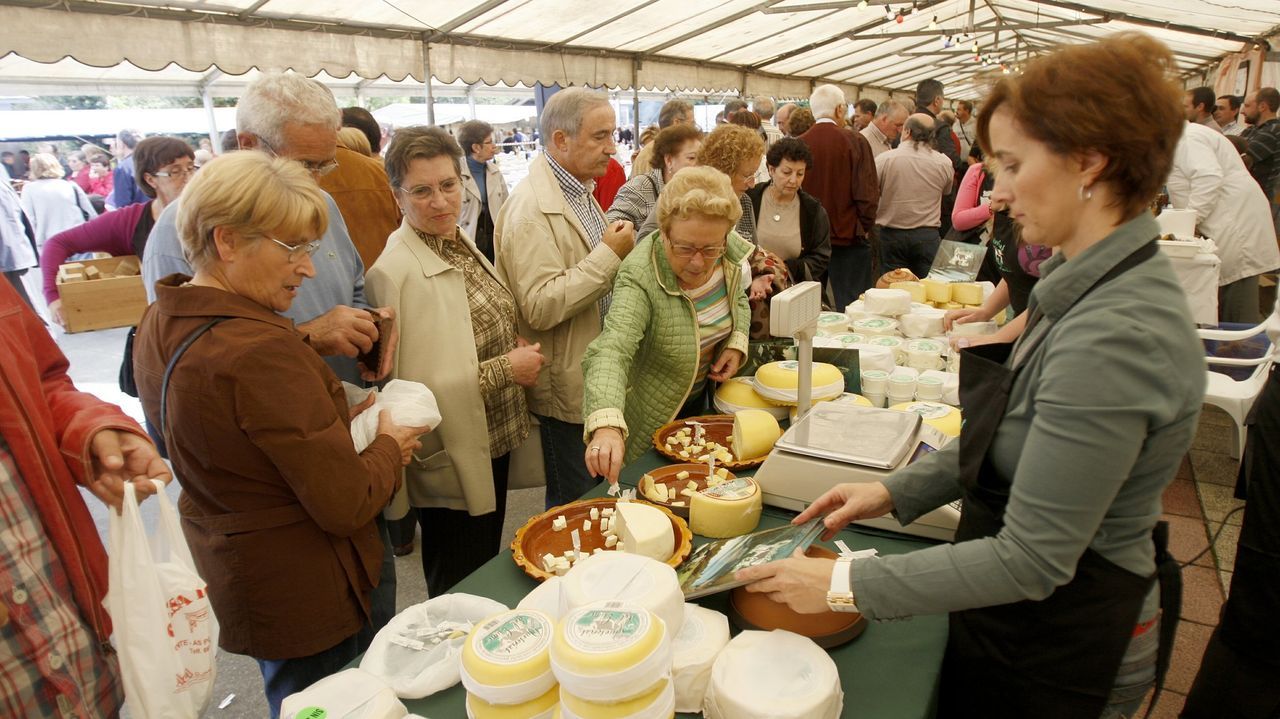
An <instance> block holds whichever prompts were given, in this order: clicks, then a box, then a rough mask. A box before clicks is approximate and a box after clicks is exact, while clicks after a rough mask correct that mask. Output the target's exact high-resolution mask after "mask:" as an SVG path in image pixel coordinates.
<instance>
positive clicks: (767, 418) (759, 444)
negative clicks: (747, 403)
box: [733, 409, 782, 461]
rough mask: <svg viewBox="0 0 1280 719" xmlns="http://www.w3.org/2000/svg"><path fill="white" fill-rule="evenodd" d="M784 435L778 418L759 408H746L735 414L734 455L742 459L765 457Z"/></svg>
mask: <svg viewBox="0 0 1280 719" xmlns="http://www.w3.org/2000/svg"><path fill="white" fill-rule="evenodd" d="M781 436H782V428H781V427H779V426H778V420H777V419H776V418H775V417H774V416H773V415H772V414H770V413H768V412H765V411H764V410H759V409H744V410H742V411H741V412H735V413H734V415H733V456H734V457H736V458H738V459H739V460H741V461H745V460H752V459H755V458H757V457H763V456H765V455H766V454H768V453H769V452H770V451H772V450H773V445H774V443H776V442H777V441H778V438H779V437H781Z"/></svg>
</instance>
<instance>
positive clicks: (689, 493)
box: [680, 487, 697, 497]
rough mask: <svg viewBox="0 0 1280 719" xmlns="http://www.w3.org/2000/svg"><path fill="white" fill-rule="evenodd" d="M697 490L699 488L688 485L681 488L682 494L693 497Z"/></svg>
mask: <svg viewBox="0 0 1280 719" xmlns="http://www.w3.org/2000/svg"><path fill="white" fill-rule="evenodd" d="M696 491H697V490H693V489H689V488H688V487H685V488H684V489H682V490H680V494H682V495H683V496H685V497H692V496H693V495H694V494H695V493H696Z"/></svg>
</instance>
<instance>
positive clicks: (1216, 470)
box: [1191, 450, 1240, 487]
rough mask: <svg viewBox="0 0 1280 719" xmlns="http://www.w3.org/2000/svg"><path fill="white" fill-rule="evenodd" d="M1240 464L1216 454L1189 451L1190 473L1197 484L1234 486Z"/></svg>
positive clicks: (1225, 456) (1223, 455)
mask: <svg viewBox="0 0 1280 719" xmlns="http://www.w3.org/2000/svg"><path fill="white" fill-rule="evenodd" d="M1239 469H1240V463H1239V462H1238V461H1236V460H1235V459H1232V458H1231V457H1229V456H1227V455H1225V454H1218V453H1217V452H1204V451H1196V450H1192V451H1191V471H1192V472H1193V473H1194V475H1195V480H1196V481H1197V482H1210V483H1212V484H1222V485H1226V486H1229V487H1234V486H1236V474H1237V472H1238V471H1239Z"/></svg>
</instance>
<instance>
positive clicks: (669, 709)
mask: <svg viewBox="0 0 1280 719" xmlns="http://www.w3.org/2000/svg"><path fill="white" fill-rule="evenodd" d="M675 706H676V693H675V689H674V686H673V684H672V682H671V681H670V680H668V679H663V680H662V681H660V682H659V683H657V684H655V685H654V687H653V689H651V690H649V692H647V693H645V694H642V695H641V696H638V697H636V698H635V699H630V700H627V701H624V702H618V703H616V704H600V703H597V702H589V701H586V700H584V699H581V698H579V697H575V696H573V695H572V694H570V693H569V692H567V691H564V690H563V689H561V691H560V719H671V717H673V716H674V715H675V712H676V709H675Z"/></svg>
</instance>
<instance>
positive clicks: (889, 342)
mask: <svg viewBox="0 0 1280 719" xmlns="http://www.w3.org/2000/svg"><path fill="white" fill-rule="evenodd" d="M871 344H873V345H880V346H881V347H897V346H898V345H900V344H902V340H900V339H898V338H897V337H888V336H884V337H872V338H871Z"/></svg>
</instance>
